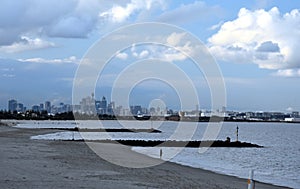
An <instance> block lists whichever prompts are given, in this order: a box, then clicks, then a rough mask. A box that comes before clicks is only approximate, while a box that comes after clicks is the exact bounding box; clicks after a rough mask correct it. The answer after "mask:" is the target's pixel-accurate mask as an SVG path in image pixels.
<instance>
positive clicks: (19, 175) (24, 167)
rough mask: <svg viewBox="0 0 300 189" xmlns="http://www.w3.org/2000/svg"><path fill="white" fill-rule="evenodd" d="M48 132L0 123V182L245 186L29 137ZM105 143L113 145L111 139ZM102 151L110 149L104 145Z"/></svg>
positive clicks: (266, 187) (261, 187) (259, 187)
mask: <svg viewBox="0 0 300 189" xmlns="http://www.w3.org/2000/svg"><path fill="white" fill-rule="evenodd" d="M52 132H55V130H47V129H21V128H14V127H11V126H0V154H1V155H0V170H1V171H0V188H7V189H8V188H206V189H217V188H222V189H231V188H232V189H233V188H236V189H241V188H247V180H245V179H240V178H236V177H231V176H226V175H221V174H217V173H213V172H210V171H206V170H202V169H196V168H191V167H186V166H181V165H178V164H175V163H170V162H164V163H162V164H159V165H157V166H154V167H148V168H126V167H122V166H118V165H115V164H112V163H109V162H108V161H106V160H103V159H101V158H100V157H99V156H98V155H97V154H95V153H94V152H93V151H92V150H91V149H90V148H89V147H88V146H87V145H86V143H84V142H78V141H44V140H31V139H30V136H33V135H39V134H46V133H52ZM107 145H109V144H107ZM106 147H107V149H110V150H111V151H113V150H115V149H114V147H113V145H111V146H106ZM121 152H122V151H120V156H122V153H121ZM103 153H106V155H107V156H109V155H110V151H109V150H104V152H103ZM132 153H133V154H134V156H136V157H139V158H141V159H143V158H145V159H144V160H147V161H148V160H150V161H154V162H157V161H160V160H157V159H152V158H150V157H146V156H144V155H141V154H137V153H134V152H132ZM123 161H130V160H128V159H126V158H124V159H123ZM276 188H284V187H279V186H274V185H270V184H263V183H256V189H276Z"/></svg>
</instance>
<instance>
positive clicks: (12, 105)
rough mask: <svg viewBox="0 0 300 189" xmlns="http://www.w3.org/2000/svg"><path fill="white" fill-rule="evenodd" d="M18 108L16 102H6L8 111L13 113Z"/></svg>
mask: <svg viewBox="0 0 300 189" xmlns="http://www.w3.org/2000/svg"><path fill="white" fill-rule="evenodd" d="M17 107H18V102H17V101H16V100H14V99H12V100H9V101H8V110H9V111H11V112H13V111H16V110H17Z"/></svg>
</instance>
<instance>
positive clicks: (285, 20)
mask: <svg viewBox="0 0 300 189" xmlns="http://www.w3.org/2000/svg"><path fill="white" fill-rule="evenodd" d="M149 22H151V23H164V24H168V25H169V26H170V27H175V26H176V27H178V28H179V30H176V29H175V30H176V31H177V32H173V33H172V32H171V33H164V31H159V32H161V33H162V34H161V35H159V32H156V30H155V28H151V27H147V29H145V28H143V26H142V25H141V27H139V28H140V30H138V29H137V34H136V36H133V35H130V34H128V35H127V36H126V37H127V41H128V40H129V38H130V37H132V38H134V37H135V38H136V40H133V41H139V40H140V41H145V40H146V39H147V40H148V39H151V40H153V41H156V40H157V41H158V42H160V41H161V44H158V43H155V44H154V43H152V44H140V45H138V44H136V43H132V44H131V45H129V46H126V47H127V48H121V47H122V46H119V47H120V49H118V50H117V51H115V52H114V53H115V54H114V56H113V57H111V59H109V60H106V61H108V62H109V63H108V64H106V66H105V68H103V70H100V69H99V68H95V69H92V68H90V69H89V70H91V72H93V71H96V70H97V71H98V72H97V74H98V75H97V80H96V84H94V83H93V82H90V80H88V78H87V77H84V78H81V79H84V80H85V83H82V86H83V87H82V88H80V89H82V91H83V90H84V91H85V90H86V91H85V92H86V94H85V95H87V94H90V93H92V92H94V93H95V96H96V98H98V99H101V98H102V96H106V97H107V99H108V100H111V99H113V100H114V101H116V102H118V99H114V97H115V98H118V97H117V96H118V95H116V96H114V95H112V94H113V91H114V90H115V91H117V92H115V93H117V94H119V96H121V95H120V94H123V93H122V92H121V91H122V90H123V91H128V89H130V90H129V96H128V99H127V101H128V102H129V104H132V105H133V104H141V105H143V106H145V107H149V106H150V105H151V103H152V102H157V100H160V102H163V103H164V105H165V106H166V107H169V108H173V109H177V110H179V109H183V108H186V109H193V108H195V107H196V105H197V104H198V105H199V106H200V109H209V108H211V107H212V102H213V101H214V94H212V93H215V92H214V88H216V87H215V86H214V82H211V81H212V80H211V78H209V77H208V76H207V73H205V69H204V72H203V70H201V69H200V70H199V69H198V68H197V67H195V62H193V61H192V60H191V58H190V56H186V55H187V54H188V55H192V54H194V55H195V54H196V53H199V51H201V52H202V53H203V51H202V50H201V48H200V49H199V48H198V49H197V46H192V44H196V42H195V41H197V40H199V41H200V42H201V44H202V45H203V46H204V47H205V49H206V50H205V52H206V51H207V52H209V54H210V55H211V57H212V58H213V60H214V61H212V63H211V64H216V65H217V67H218V69H219V70H217V71H216V72H220V75H221V76H222V81H224V87H225V92H226V95H225V97H226V104H225V106H226V107H227V109H229V110H236V111H281V112H291V111H300V100H299V94H300V86H299V81H300V53H299V52H298V51H299V49H300V2H299V1H295V0H285V1H282V0H256V1H255V0H253V1H249V0H241V1H234V0H226V1H224V0H209V1H197V0H191V1H171V0H122V1H121V0H116V1H102V0H66V1H60V0H52V1H48V0H23V1H17V0H1V6H0V90H1V92H0V109H7V102H8V100H10V99H16V100H18V101H19V102H22V103H24V104H25V106H27V107H29V108H30V107H31V106H32V105H34V104H39V103H43V102H45V101H48V100H49V101H51V102H52V104H58V103H60V102H65V103H72V101H73V102H75V103H76V102H78V101H79V100H78V99H76V101H74V99H72V97H74V83H75V84H76V82H75V80H76V79H75V78H76V77H77V76H78V73H80V71H78V69H81V68H82V67H84V66H82V65H88V63H86V60H87V58H90V57H88V56H89V52H90V51H92V49H93V47H95V44H97V43H99V40H100V42H101V39H103V38H105V37H106V38H109V37H112V36H114V35H113V34H114V31H119V30H120V28H121V30H122V28H124V27H125V28H126V27H128V26H130V25H132V24H141V23H149ZM158 30H160V29H158ZM133 33H134V32H133ZM142 34H143V35H142ZM191 36H193V37H194V38H193V40H191V38H192V37H191ZM114 37H116V36H114ZM138 37H140V38H139V39H137V38H138ZM158 38H159V39H158ZM196 38H197V40H196ZM188 39H190V41H188ZM116 44H118V41H116V42H114V40H113V39H112V43H111V44H110V43H109V42H108V43H107V44H106V46H105V48H107V50H112V49H117V48H115V47H114V45H116ZM120 44H121V43H120ZM117 47H118V46H117ZM104 51H105V49H104V50H103V51H101V52H104ZM101 52H99V53H98V54H97V56H98V58H103V57H104V56H103V54H101ZM185 53H186V54H185ZM189 53H190V54H189ZM200 54H201V53H200ZM203 54H205V53H203ZM203 54H202V55H203ZM195 56H196V55H195ZM203 56H204V55H203ZM153 59H155V60H157V61H152V62H153V63H152V64H151V63H150V64H151V65H152V66H150V67H149V68H148V67H147V65H148V64H149V61H150V62H151V60H153ZM147 60H149V61H148V62H147ZM156 62H160V63H161V64H157V63H156ZM139 63H140V64H139ZM139 65H140V66H139ZM141 65H144V67H143V66H141ZM166 65H167V66H169V67H166ZM94 66H95V65H94ZM98 66H99V65H98ZM134 66H136V67H134ZM82 69H83V68H82ZM143 69H145V70H143ZM173 69H174V72H173ZM175 70H179V72H176V71H175ZM99 71H100V72H101V73H100V72H99ZM150 72H151V73H150ZM160 72H161V75H153V74H157V73H160ZM132 73H133V74H132ZM174 73H177V74H174ZM183 73H184V74H183ZM89 74H90V72H88V73H86V76H87V75H89ZM147 74H148V75H147ZM151 74H152V75H151ZM146 76H149V77H146ZM150 76H151V77H152V78H150ZM154 76H155V77H154ZM136 77H138V80H136ZM153 77H154V78H153ZM135 80H136V81H138V82H136V83H132V82H133V81H135ZM118 82H119V83H118ZM89 83H93V85H92V86H93V88H88V87H87V88H85V87H86V86H87V85H89ZM116 83H117V84H116ZM187 83H189V84H187ZM190 84H191V85H192V86H189V85H190ZM121 86H122V87H121ZM187 87H189V88H187ZM91 89H92V90H91ZM192 90H194V91H192ZM79 91H80V90H79ZM190 91H191V93H193V94H194V93H196V94H197V100H195V99H194V98H192V96H193V95H192V94H191V93H187V92H190ZM76 94H77V93H76ZM188 94H190V96H189V95H188ZM82 97H84V95H83V96H79V99H80V98H82ZM179 102H181V105H180V103H179ZM182 102H186V104H185V105H186V106H182ZM78 103H79V102H78ZM120 104H121V102H120ZM121 105H123V106H125V105H124V104H121ZM220 108H221V107H220Z"/></svg>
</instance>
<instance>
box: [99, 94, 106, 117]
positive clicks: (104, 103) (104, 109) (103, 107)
mask: <svg viewBox="0 0 300 189" xmlns="http://www.w3.org/2000/svg"><path fill="white" fill-rule="evenodd" d="M100 109H101V113H102V114H106V113H107V101H106V98H105V97H104V96H103V97H102V100H101V103H100Z"/></svg>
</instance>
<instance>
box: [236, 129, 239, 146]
mask: <svg viewBox="0 0 300 189" xmlns="http://www.w3.org/2000/svg"><path fill="white" fill-rule="evenodd" d="M236 141H237V142H238V141H239V126H236Z"/></svg>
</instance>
